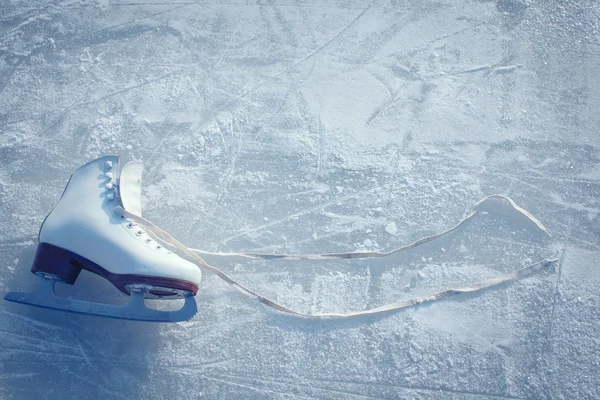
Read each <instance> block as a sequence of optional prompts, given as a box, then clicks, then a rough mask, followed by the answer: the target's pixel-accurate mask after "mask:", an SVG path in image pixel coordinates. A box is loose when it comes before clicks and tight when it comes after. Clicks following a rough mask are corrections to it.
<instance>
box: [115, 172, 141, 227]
mask: <svg viewBox="0 0 600 400" xmlns="http://www.w3.org/2000/svg"><path fill="white" fill-rule="evenodd" d="M143 169H144V164H143V163H142V162H141V161H131V162H128V163H127V164H125V165H124V166H123V168H122V169H121V176H120V178H119V192H120V195H121V202H122V203H123V208H124V209H125V210H127V211H129V212H130V213H132V214H135V215H137V216H139V217H141V216H142V171H143Z"/></svg>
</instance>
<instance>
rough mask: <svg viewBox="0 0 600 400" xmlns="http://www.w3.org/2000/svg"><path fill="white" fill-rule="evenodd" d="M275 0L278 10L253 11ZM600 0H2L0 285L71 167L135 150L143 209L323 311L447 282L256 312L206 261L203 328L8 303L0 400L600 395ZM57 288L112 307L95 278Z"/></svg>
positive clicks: (260, 281)
mask: <svg viewBox="0 0 600 400" xmlns="http://www.w3.org/2000/svg"><path fill="white" fill-rule="evenodd" d="M263 3H264V4H263ZM598 21H600V8H599V7H598V6H597V2H596V1H595V0H582V1H578V2H564V1H559V0H549V1H538V0H531V1H525V0H497V1H471V0H443V1H430V0H424V1H393V0H389V1H386V0H382V1H373V2H360V1H353V2H352V1H350V2H346V1H344V2H342V1H333V2H329V1H328V2H326V1H323V2H318V1H309V0H306V1H305V0H296V1H292V0H276V1H272V2H255V1H252V0H251V1H245V0H244V1H241V0H240V1H238V0H233V1H223V2H221V1H219V0H215V1H212V2H207V3H202V2H199V3H192V2H190V3H188V2H187V1H186V0H184V1H178V2H149V1H141V2H140V1H138V0H118V1H112V0H110V1H108V0H106V1H97V2H80V1H69V0H65V1H60V0H59V1H24V0H21V1H12V2H3V3H2V4H1V5H0V160H1V164H0V255H1V257H0V260H1V261H0V272H1V274H0V276H1V278H0V289H1V290H2V295H4V294H6V293H7V292H9V291H19V290H30V289H32V288H33V287H34V286H35V285H37V280H36V279H35V277H34V276H33V275H32V274H31V273H30V272H29V268H30V266H31V262H32V259H33V255H34V252H35V248H36V234H37V230H38V228H39V226H40V224H41V222H42V220H43V218H44V216H45V215H46V214H47V213H48V212H49V211H50V210H51V208H52V206H53V205H54V203H55V202H56V201H57V200H58V198H59V196H60V194H61V192H62V190H63V188H64V185H65V183H66V181H67V179H68V177H69V174H70V173H71V172H72V171H73V170H74V169H75V168H77V167H78V166H79V165H81V164H83V163H84V162H86V161H88V160H91V159H93V158H95V157H98V156H100V155H103V154H106V153H115V152H118V153H119V154H120V155H121V156H122V157H123V158H124V159H125V160H131V159H141V160H143V161H144V163H145V164H146V171H145V178H144V192H143V195H144V210H145V216H146V217H147V218H149V219H150V220H151V221H153V222H154V223H156V224H157V225H158V226H160V227H161V228H163V229H165V230H166V231H168V232H169V233H171V234H172V235H173V236H175V237H176V238H178V239H179V240H180V241H182V242H183V243H185V244H186V245H188V246H190V247H194V248H201V249H204V250H208V251H228V252H235V251H255V252H263V253H266V252H273V253H278V252H279V253H280V252H287V253H291V252H296V253H298V252H303V253H324V252H348V251H355V250H372V251H384V250H389V249H392V248H395V247H398V246H400V245H402V244H406V243H410V242H411V241H413V240H415V239H418V238H421V237H423V236H427V235H430V234H433V233H435V232H439V231H441V230H443V229H446V228H449V227H451V226H453V225H454V224H455V223H456V222H457V221H459V220H460V219H461V218H462V217H463V216H464V214H465V212H467V211H468V210H469V209H470V208H471V206H473V205H474V204H475V203H476V202H477V201H478V200H479V199H481V198H483V197H484V196H486V195H489V194H494V193H499V194H504V195H508V196H510V197H512V198H513V199H515V201H517V202H518V203H519V204H520V205H521V206H523V207H524V208H526V209H528V210H529V211H531V212H532V213H533V214H534V215H536V216H537V217H538V218H539V219H540V220H541V221H542V222H543V223H544V224H545V225H546V227H547V228H548V230H549V231H550V233H551V234H552V237H551V238H547V237H545V236H543V235H541V234H540V233H539V232H537V231H536V230H534V229H529V228H528V227H524V226H523V225H522V224H520V223H519V221H518V220H517V219H515V218H514V214H512V213H510V212H509V211H507V212H502V209H500V210H498V209H494V210H487V211H486V213H482V214H480V215H478V216H477V218H475V219H474V220H473V221H471V222H470V223H469V224H467V225H466V226H464V227H462V228H461V229H460V230H459V231H458V232H456V233H454V234H452V235H450V236H449V237H447V238H444V239H441V240H438V241H435V242H433V243H430V244H428V245H426V246H425V247H422V248H419V249H418V251H417V250H415V251H412V252H409V253H405V254H403V255H401V256H395V257H390V258H388V259H379V260H376V261H371V262H361V263H357V262H352V261H328V262H322V261H309V262H305V261H275V260H271V261H265V260H247V259H242V258H217V257H212V258H210V259H209V261H210V262H212V263H213V264H215V265H217V266H219V267H220V268H222V269H223V270H224V271H226V272H228V273H230V274H231V275H232V276H234V277H235V278H236V279H238V280H240V282H243V283H244V284H246V285H247V286H249V287H251V288H253V289H256V290H257V291H258V292H260V293H263V294H265V295H268V296H270V297H273V298H275V299H276V300H278V301H280V302H282V303H283V304H285V305H287V306H289V307H292V308H296V309H299V310H303V311H308V312H335V311H353V310H360V309H365V308H369V307H375V306H377V305H381V304H385V303H389V302H392V301H396V300H399V299H403V298H411V297H414V296H419V295H425V294H429V293H435V292H438V291H440V290H444V289H448V288H454V287H460V286H464V285H468V284H470V283H474V282H479V281H481V280H484V279H488V278H491V277H494V276H498V275H502V274H504V273H507V272H510V271H513V270H515V269H518V268H519V267H522V266H524V265H527V264H528V263H530V262H532V261H535V260H538V259H541V258H545V257H552V256H556V257H559V259H560V262H559V263H558V264H557V266H556V268H555V269H554V270H548V271H543V272H540V273H538V274H536V275H534V276H531V277H529V278H527V279H523V280H520V281H518V282H515V283H512V284H510V285H505V286H502V287H500V288H496V289H494V290H489V291H486V292H484V293H482V294H479V295H474V296H459V297H457V298H454V299H452V300H447V301H442V302H437V303H435V304H431V305H428V306H424V307H416V308H412V309H409V310H404V311H401V312H397V313H393V314H391V315H385V316H382V317H379V318H358V319H352V320H348V321H337V322H336V321H334V322H332V321H310V320H303V319H298V318H291V317H287V316H284V315H282V314H279V313H277V312H274V311H269V310H268V309H266V308H265V307H264V306H261V305H260V304H258V303H256V302H254V301H252V300H251V299H248V298H247V297H245V296H243V295H242V294H240V293H239V292H237V291H235V290H234V289H232V288H230V287H229V286H228V285H227V284H226V283H224V282H223V281H221V280H219V279H218V278H216V277H215V276H211V275H210V274H205V280H204V281H203V285H202V288H201V291H200V293H199V295H198V296H197V301H198V305H199V309H200V312H199V314H198V315H197V316H196V317H195V318H194V319H193V320H191V321H190V322H187V323H180V324H146V323H135V322H123V321H115V320H107V319H100V318H92V317H86V316H77V315H69V314H64V313H59V312H52V311H44V310H41V309H34V308H31V307H25V306H20V305H14V304H9V303H7V302H4V301H2V302H0V307H1V312H0V343H1V345H0V398H2V399H63V398H65V399H66V398H81V399H96V398H124V399H130V398H140V399H142V398H143V399H162V398H178V399H196V398H199V397H201V396H202V397H203V398H222V399H231V398H296V397H302V398H328V399H333V398H339V399H348V398H420V399H442V398H443V399H451V398H455V399H464V398H472V399H476V398H581V399H583V398H600V382H599V380H600V378H599V377H600V370H599V368H600V361H599V360H600V343H599V342H598V338H599V337H600V326H599V324H598V321H599V320H600V307H599V306H600V292H599V291H598V287H599V285H600V272H599V268H600V265H599V262H598V260H599V258H600V245H599V243H600V228H599V226H600V140H599V139H598V132H599V131H600V113H599V112H598V110H599V109H600V79H599V78H598V68H597V65H598V63H600V33H599V32H600V26H599V22H598ZM61 294H62V295H77V296H78V297H79V298H94V299H100V298H101V299H107V298H111V299H114V301H122V300H124V299H123V298H122V296H120V295H119V293H118V292H117V291H116V289H114V288H113V287H112V286H110V285H109V284H108V283H106V282H104V281H103V280H102V279H100V278H97V277H95V276H92V275H89V274H83V275H82V276H81V277H80V280H79V281H78V282H77V285H76V286H75V287H70V288H62V293H61Z"/></svg>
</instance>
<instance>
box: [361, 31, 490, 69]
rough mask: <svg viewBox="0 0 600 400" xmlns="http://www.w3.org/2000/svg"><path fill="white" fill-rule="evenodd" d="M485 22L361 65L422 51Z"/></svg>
mask: <svg viewBox="0 0 600 400" xmlns="http://www.w3.org/2000/svg"><path fill="white" fill-rule="evenodd" d="M486 23H487V22H480V23H478V24H475V25H471V26H467V27H466V28H463V29H461V30H458V31H455V32H452V33H448V34H444V35H442V36H440V37H437V38H435V39H431V40H430V41H428V42H427V43H426V44H425V45H423V46H422V47H419V48H417V49H414V50H410V51H408V52H400V51H398V52H395V53H391V54H387V55H385V56H382V57H379V58H376V59H373V60H371V61H369V62H368V63H365V64H363V65H370V64H375V63H378V62H379V61H382V60H386V59H388V58H392V57H398V58H399V57H402V56H407V55H413V54H418V53H420V52H422V51H425V50H428V49H429V47H430V46H431V45H432V44H433V43H436V42H439V41H440V40H444V39H448V38H451V37H453V36H456V35H459V34H461V33H463V32H467V31H469V30H471V29H475V28H477V27H479V26H481V25H485V24H486Z"/></svg>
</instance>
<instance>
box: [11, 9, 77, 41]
mask: <svg viewBox="0 0 600 400" xmlns="http://www.w3.org/2000/svg"><path fill="white" fill-rule="evenodd" d="M64 1H65V0H58V1H54V2H51V3H49V4H46V5H45V6H43V7H40V8H38V9H37V10H35V11H33V12H32V13H31V14H29V15H28V16H27V17H25V18H22V19H21V20H20V21H19V22H18V24H17V26H15V27H14V28H9V29H7V30H6V31H4V32H2V33H1V34H0V40H3V39H4V38H5V37H6V36H8V35H10V34H12V33H13V32H15V31H17V30H18V29H20V28H22V27H23V26H25V25H27V24H28V23H30V22H33V21H35V20H36V19H37V18H38V17H40V14H41V13H42V12H43V11H45V10H46V9H47V8H50V7H52V6H56V5H58V4H60V3H63V2H64ZM25 13H26V12H23V13H21V14H17V15H15V16H13V18H14V17H19V16H21V15H23V14H25ZM2 21H3V22H4V21H7V19H4V20H2Z"/></svg>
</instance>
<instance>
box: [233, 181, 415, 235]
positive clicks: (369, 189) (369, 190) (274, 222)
mask: <svg viewBox="0 0 600 400" xmlns="http://www.w3.org/2000/svg"><path fill="white" fill-rule="evenodd" d="M405 178H406V176H402V177H399V178H395V179H391V180H389V181H386V182H384V183H382V184H380V185H376V186H373V187H370V188H367V189H364V190H359V191H358V192H356V193H352V194H349V195H346V196H343V197H339V198H337V199H333V200H331V201H327V202H325V203H321V204H318V205H316V206H313V207H308V208H305V209H303V210H300V211H298V212H296V213H294V214H290V215H288V216H287V217H284V218H281V219H278V220H276V221H273V222H269V223H268V224H263V225H260V226H257V227H255V228H251V229H248V230H245V231H243V232H240V233H237V234H235V235H233V236H230V237H228V238H227V239H224V240H223V243H227V242H229V241H231V240H233V239H237V238H239V237H241V236H245V235H247V234H249V233H253V232H257V231H260V230H263V229H266V228H270V227H272V226H275V225H279V224H281V223H283V222H286V221H289V220H291V219H293V218H296V217H299V216H302V215H305V214H308V213H311V212H314V211H318V210H320V209H322V208H325V207H328V206H330V205H332V204H337V203H339V202H341V201H345V200H349V199H351V198H354V197H358V196H361V195H364V194H367V193H369V192H373V191H375V190H377V189H380V188H382V187H386V186H389V185H391V184H392V183H394V182H398V181H401V180H403V179H405Z"/></svg>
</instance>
